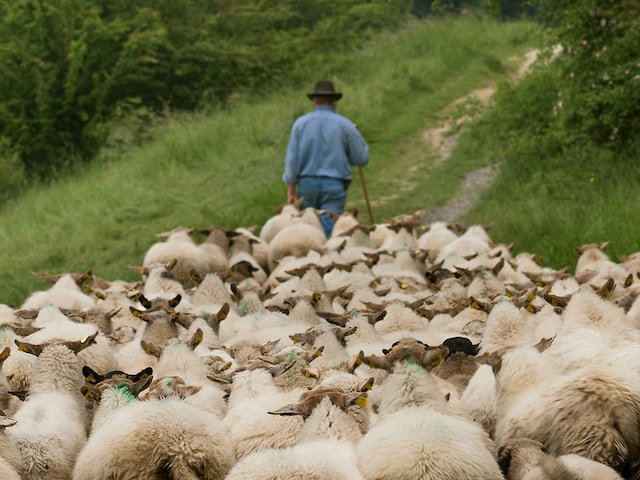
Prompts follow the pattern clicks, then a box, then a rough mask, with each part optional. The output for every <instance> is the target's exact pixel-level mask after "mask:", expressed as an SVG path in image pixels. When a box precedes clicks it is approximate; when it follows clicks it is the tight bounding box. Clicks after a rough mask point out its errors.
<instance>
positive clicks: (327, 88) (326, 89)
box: [307, 80, 342, 100]
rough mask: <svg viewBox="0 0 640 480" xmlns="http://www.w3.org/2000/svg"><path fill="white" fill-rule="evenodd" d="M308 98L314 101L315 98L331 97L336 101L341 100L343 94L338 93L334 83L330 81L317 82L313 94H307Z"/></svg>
mask: <svg viewBox="0 0 640 480" xmlns="http://www.w3.org/2000/svg"><path fill="white" fill-rule="evenodd" d="M307 97H309V98H310V99H311V100H313V97H330V98H333V99H334V100H340V99H341V98H342V93H340V92H336V90H335V88H334V86H333V82H332V81H330V80H320V81H319V82H316V86H315V89H314V91H313V93H307Z"/></svg>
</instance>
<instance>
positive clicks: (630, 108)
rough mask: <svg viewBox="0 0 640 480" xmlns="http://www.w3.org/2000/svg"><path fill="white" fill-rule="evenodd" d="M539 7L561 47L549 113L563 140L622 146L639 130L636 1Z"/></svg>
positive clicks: (572, 0)
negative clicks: (554, 101) (555, 96)
mask: <svg viewBox="0 0 640 480" xmlns="http://www.w3.org/2000/svg"><path fill="white" fill-rule="evenodd" d="M539 12H540V17H541V19H542V20H543V22H544V23H545V24H546V25H548V26H549V27H550V28H552V29H553V31H554V32H556V33H557V37H556V39H555V42H556V43H557V44H559V45H560V46H561V49H560V50H559V52H558V58H557V61H556V62H555V64H556V65H557V69H558V75H559V80H558V84H557V94H558V97H559V98H558V102H557V104H556V106H555V108H554V110H553V114H554V115H557V116H558V118H559V120H560V124H561V127H562V128H563V130H564V132H565V133H566V135H565V139H566V140H567V144H568V145H573V144H575V142H576V141H579V142H582V143H583V144H587V143H593V144H595V145H597V146H601V147H606V148H610V149H612V150H618V151H620V150H621V149H624V148H627V147H628V146H629V145H630V144H631V143H632V142H633V141H634V140H635V138H636V137H637V132H638V131H640V51H639V50H638V45H639V44H640V3H638V2H637V1H636V0H578V1H576V0H553V1H552V2H551V1H548V2H547V1H543V2H540V6H539Z"/></svg>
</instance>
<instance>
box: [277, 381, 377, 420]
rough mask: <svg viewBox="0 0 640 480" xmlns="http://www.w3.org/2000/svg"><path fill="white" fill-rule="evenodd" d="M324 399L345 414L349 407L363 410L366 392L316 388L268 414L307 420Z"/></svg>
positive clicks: (325, 387)
mask: <svg viewBox="0 0 640 480" xmlns="http://www.w3.org/2000/svg"><path fill="white" fill-rule="evenodd" d="M324 398H329V400H330V401H331V403H332V404H333V405H335V406H336V407H338V408H340V409H341V410H343V411H345V412H346V411H347V409H348V408H349V407H350V406H351V405H358V406H359V407H361V408H364V407H365V406H366V403H367V393H366V392H363V391H360V392H345V391H344V390H343V389H341V388H338V387H328V386H318V387H316V388H314V389H313V390H309V391H308V392H305V393H303V394H302V395H300V400H299V401H298V402H297V403H291V404H288V405H285V406H284V407H282V408H279V409H277V410H274V411H270V412H268V413H270V414H271V415H302V416H303V417H304V418H307V417H309V415H311V413H312V412H313V409H314V408H316V407H317V406H318V405H319V404H320V402H321V401H322V400H323V399H324Z"/></svg>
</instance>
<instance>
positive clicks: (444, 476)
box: [356, 405, 504, 480]
mask: <svg viewBox="0 0 640 480" xmlns="http://www.w3.org/2000/svg"><path fill="white" fill-rule="evenodd" d="M486 438H487V434H486V432H485V431H484V430H482V428H481V427H480V426H479V425H478V424H476V423H474V422H472V421H470V420H467V419H465V418H462V417H459V416H454V415H447V414H445V413H442V412H440V411H437V410H434V409H433V408H431V407H429V406H426V405H423V406H419V407H408V406H407V407H404V408H401V409H399V410H397V411H395V412H394V413H391V414H390V415H387V416H385V417H384V418H381V419H380V420H379V421H378V422H377V423H376V424H375V425H374V426H373V427H372V428H371V430H369V432H368V433H367V434H366V435H365V436H364V437H363V438H362V439H361V440H360V442H359V443H358V445H357V446H356V454H357V456H358V466H359V469H360V472H361V473H362V476H363V477H364V478H365V479H367V480H415V479H417V478H434V479H435V478H437V479H440V480H477V479H479V478H482V479H486V480H503V479H504V477H503V475H502V472H501V471H500V467H499V466H498V463H497V462H496V459H495V456H494V452H492V451H491V450H490V448H489V447H488V446H487V440H486Z"/></svg>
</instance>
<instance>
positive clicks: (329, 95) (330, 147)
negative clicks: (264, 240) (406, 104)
mask: <svg viewBox="0 0 640 480" xmlns="http://www.w3.org/2000/svg"><path fill="white" fill-rule="evenodd" d="M307 97H309V99H311V100H312V101H313V110H312V111H311V112H309V113H307V114H305V115H303V116H301V117H300V118H298V119H297V120H296V121H295V122H294V124H293V127H292V129H291V136H290V138H289V144H288V146H287V154H286V157H285V162H284V175H283V180H284V181H285V183H286V184H287V203H294V202H295V201H296V199H297V198H298V197H302V199H303V200H302V204H301V206H300V208H302V209H304V208H308V207H313V208H316V209H319V210H328V211H330V212H332V213H334V214H335V215H340V214H341V213H342V212H343V211H344V207H345V204H346V202H347V188H348V186H349V183H350V182H351V166H352V165H354V166H358V167H363V166H365V165H367V163H368V162H369V147H368V145H367V142H366V141H365V139H364V138H363V137H362V135H361V134H360V132H359V131H358V129H357V128H356V126H355V125H354V123H353V122H351V121H350V120H349V119H348V118H346V117H344V116H342V115H339V114H338V113H336V102H337V101H338V100H340V99H341V98H342V93H340V92H336V91H335V88H334V86H333V82H330V81H328V80H321V81H319V82H317V83H316V85H315V88H314V91H313V93H309V94H307ZM296 190H297V191H296ZM320 222H321V223H322V227H323V229H324V232H325V235H326V236H327V237H329V236H330V235H331V230H332V229H333V224H334V220H333V219H331V217H330V216H329V215H326V214H324V215H321V217H320Z"/></svg>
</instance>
